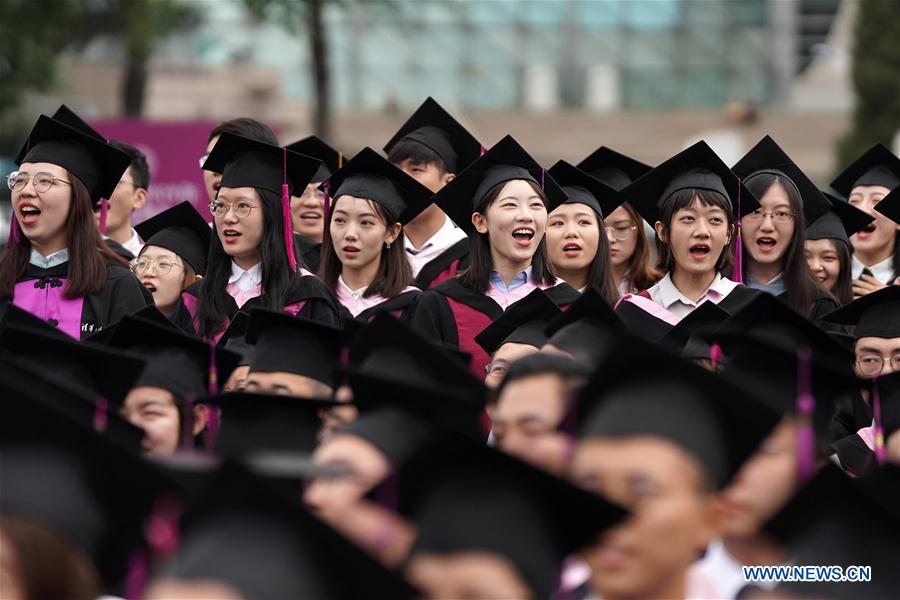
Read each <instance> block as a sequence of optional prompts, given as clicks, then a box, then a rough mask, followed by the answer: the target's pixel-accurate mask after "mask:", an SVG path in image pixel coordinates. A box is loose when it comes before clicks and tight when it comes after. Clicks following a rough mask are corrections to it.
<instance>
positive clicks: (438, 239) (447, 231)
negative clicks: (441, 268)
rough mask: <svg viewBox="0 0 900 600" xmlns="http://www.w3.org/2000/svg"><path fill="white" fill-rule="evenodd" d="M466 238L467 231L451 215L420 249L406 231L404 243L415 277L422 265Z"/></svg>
mask: <svg viewBox="0 0 900 600" xmlns="http://www.w3.org/2000/svg"><path fill="white" fill-rule="evenodd" d="M465 238H466V234H465V232H464V231H463V230H462V229H460V228H459V227H457V226H456V225H454V224H453V221H451V220H450V217H445V220H444V224H443V225H442V226H441V228H440V229H438V230H437V233H435V234H434V235H433V236H431V237H430V238H429V239H428V241H427V242H425V243H424V244H422V247H421V248H419V249H418V250H416V248H415V247H414V246H413V245H412V242H410V241H409V238H408V237H406V234H405V233H404V234H403V245H404V247H405V248H406V258H407V260H409V266H410V267H412V272H413V277H416V276H418V274H419V271H421V270H422V267H424V266H425V265H426V264H428V263H429V262H431V261H432V260H434V259H435V258H437V257H438V256H440V255H441V253H442V252H444V251H445V250H446V249H447V248H449V247H450V246H452V245H453V244H455V243H457V242H459V241H460V240H462V239H465Z"/></svg>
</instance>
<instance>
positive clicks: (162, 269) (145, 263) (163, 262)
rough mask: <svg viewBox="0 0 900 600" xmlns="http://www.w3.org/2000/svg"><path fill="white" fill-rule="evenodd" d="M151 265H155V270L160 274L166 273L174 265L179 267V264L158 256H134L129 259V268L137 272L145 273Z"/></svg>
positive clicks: (169, 271) (170, 270)
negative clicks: (156, 257) (132, 258)
mask: <svg viewBox="0 0 900 600" xmlns="http://www.w3.org/2000/svg"><path fill="white" fill-rule="evenodd" d="M153 267H156V272H157V273H159V274H160V275H168V274H169V273H171V272H172V269H174V268H176V267H178V268H181V265H179V264H178V263H176V262H174V261H172V260H171V259H168V258H159V259H156V260H150V259H149V258H136V259H134V260H133V261H131V270H132V271H134V272H135V273H137V274H143V273H146V272H147V271H149V270H150V269H151V268H153Z"/></svg>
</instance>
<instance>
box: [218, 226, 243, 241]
mask: <svg viewBox="0 0 900 600" xmlns="http://www.w3.org/2000/svg"><path fill="white" fill-rule="evenodd" d="M222 237H224V238H225V243H226V244H233V243H235V242H237V241H238V238H239V237H241V232H240V231H236V230H234V229H226V230H224V231H223V232H222Z"/></svg>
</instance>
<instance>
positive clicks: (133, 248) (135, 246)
mask: <svg viewBox="0 0 900 600" xmlns="http://www.w3.org/2000/svg"><path fill="white" fill-rule="evenodd" d="M122 246H124V247H125V249H126V250H128V251H129V252H131V253H132V254H134V255H135V256H137V255H138V254H140V253H141V249H142V248H143V247H144V242H142V241H141V236H139V235H138V232H137V231H135V230H134V229H132V230H131V237H130V238H128V241H127V242H125V243H124V244H122Z"/></svg>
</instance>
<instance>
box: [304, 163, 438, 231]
mask: <svg viewBox="0 0 900 600" xmlns="http://www.w3.org/2000/svg"><path fill="white" fill-rule="evenodd" d="M319 189H320V190H322V191H324V192H327V193H328V194H330V195H331V197H333V198H334V199H335V200H338V199H339V198H340V197H341V196H355V197H357V198H366V199H367V200H372V201H373V202H377V203H378V204H379V205H380V206H381V207H382V208H384V209H385V211H387V213H388V214H389V215H390V216H391V219H393V220H394V221H395V222H399V223H402V224H404V225H405V224H407V223H409V222H410V221H412V220H413V219H415V218H416V216H417V215H418V214H419V213H421V212H422V211H423V210H425V209H426V208H428V206H429V205H430V204H431V195H432V194H431V190H429V189H428V188H427V187H425V186H424V185H422V184H421V183H419V182H418V181H416V180H415V179H413V178H412V177H410V176H409V175H407V174H406V173H404V172H403V171H401V170H400V169H398V168H397V167H395V166H394V165H392V164H391V163H389V162H388V161H387V159H385V158H384V157H382V156H381V155H379V154H378V153H377V152H375V151H374V150H372V149H371V148H363V150H362V151H361V152H360V153H359V154H357V155H356V156H354V157H353V159H352V160H350V162H348V163H346V164H345V165H344V168H342V169H341V170H340V171H338V172H337V173H335V174H334V175H332V176H331V177H329V178H328V179H327V180H326V181H325V182H323V183H322V185H320V186H319Z"/></svg>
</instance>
